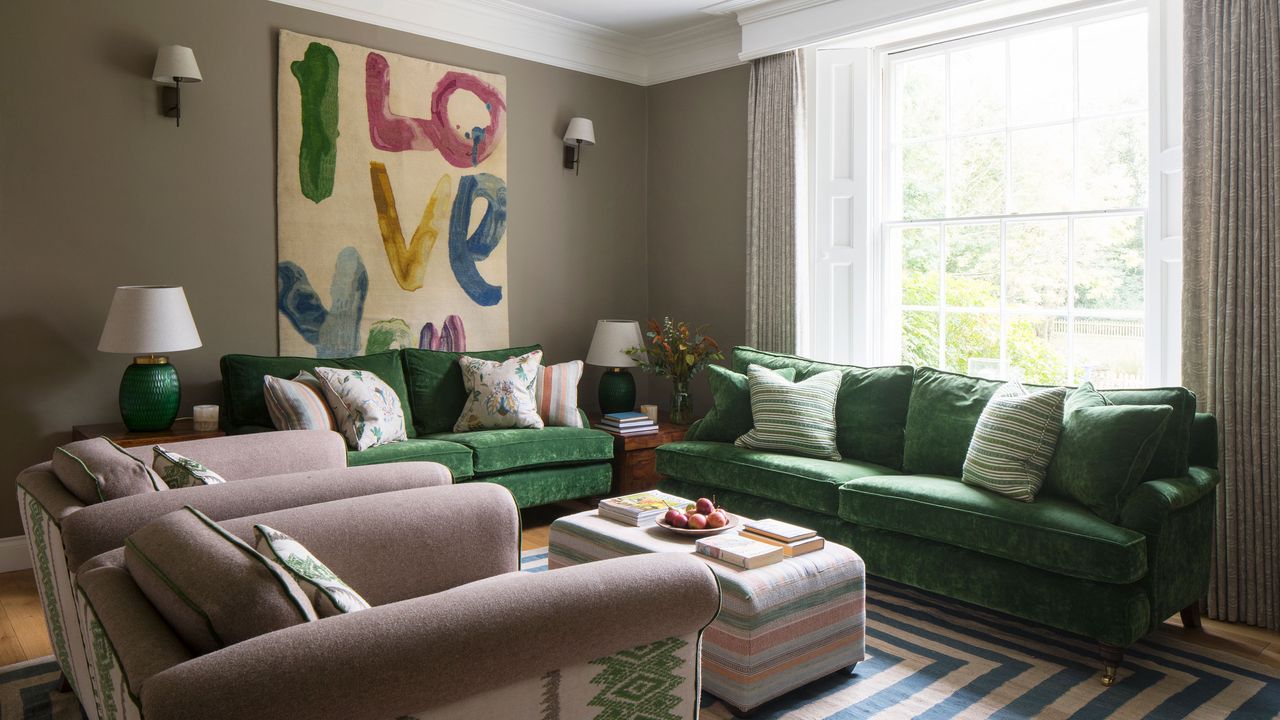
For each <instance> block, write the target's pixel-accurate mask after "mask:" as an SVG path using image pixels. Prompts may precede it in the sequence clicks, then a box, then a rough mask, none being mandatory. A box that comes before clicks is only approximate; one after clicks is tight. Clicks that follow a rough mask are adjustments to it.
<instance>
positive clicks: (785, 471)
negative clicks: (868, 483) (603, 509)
mask: <svg viewBox="0 0 1280 720" xmlns="http://www.w3.org/2000/svg"><path fill="white" fill-rule="evenodd" d="M657 456H658V465H657V467H658V472H659V473H660V474H662V475H666V476H668V477H673V478H679V479H681V480H686V481H689V482H695V483H699V484H702V485H707V486H709V487H716V488H724V489H725V490H736V491H738V492H741V493H746V494H748V495H755V496H757V497H762V498H768V499H770V500H776V501H778V502H782V503H786V504H788V505H793V506H795V507H799V508H804V509H806V510H812V511H814V512H820V513H826V514H828V515H835V514H836V510H837V509H838V508H839V504H840V503H839V498H838V497H837V496H836V489H837V488H838V487H840V485H842V484H843V483H846V482H848V481H850V480H853V479H855V478H859V477H866V476H868V475H886V474H888V475H892V474H894V473H895V472H896V471H895V470H893V469H892V468H887V467H885V466H883V465H875V464H873V463H868V462H862V461H860V460H842V461H840V462H835V461H832V460H821V459H819V458H809V457H800V456H796V455H781V454H778V453H772V452H765V451H760V450H747V449H746V448H740V447H736V446H733V445H726V444H724V443H711V442H677V443H668V444H666V445H663V446H661V447H659V448H658V450H657ZM732 509H733V508H730V510H732Z"/></svg>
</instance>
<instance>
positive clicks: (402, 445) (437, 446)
mask: <svg viewBox="0 0 1280 720" xmlns="http://www.w3.org/2000/svg"><path fill="white" fill-rule="evenodd" d="M417 461H421V462H438V463H440V464H441V465H443V466H445V467H447V468H449V472H450V473H452V474H453V479H454V480H455V481H456V480H458V479H459V478H467V477H471V476H472V475H474V474H475V470H474V469H473V468H472V464H471V448H469V447H465V446H463V445H459V444H457V443H451V442H444V441H443V440H432V439H429V438H409V439H408V440H403V441H401V442H393V443H387V444H386V445H375V446H374V447H371V448H369V449H367V450H350V451H348V452H347V465H348V466H351V467H354V466H356V465H377V464H379V463H392V462H417Z"/></svg>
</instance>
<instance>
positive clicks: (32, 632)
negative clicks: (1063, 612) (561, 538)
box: [0, 503, 1280, 668]
mask: <svg viewBox="0 0 1280 720" xmlns="http://www.w3.org/2000/svg"><path fill="white" fill-rule="evenodd" d="M588 507H590V506H588V505H586V504H584V503H560V504H558V505H549V506H544V507H538V508H532V509H529V510H525V511H522V512H521V513H520V515H521V521H522V524H523V531H522V532H521V536H520V546H521V549H523V550H532V549H533V548H540V547H546V546H547V534H548V528H549V526H550V525H551V521H552V520H555V519H556V518H558V517H560V516H562V515H568V514H570V513H575V512H580V511H582V510H585V509H587V508H588ZM1156 632H1159V633H1167V634H1170V636H1172V637H1176V638H1179V639H1181V640H1184V641H1188V642H1191V643H1194V644H1196V645H1201V646H1203V647H1209V648H1214V649H1217V650H1224V651H1226V652H1230V653H1232V654H1235V655H1239V656H1241V657H1245V658H1249V659H1252V660H1254V661H1257V662H1262V663H1265V664H1267V665H1270V666H1272V667H1275V668H1280V633H1278V632H1272V631H1270V630H1263V629H1260V628H1256V627H1250V626H1248V625H1241V624H1238V623H1225V622H1218V621H1216V620H1205V621H1204V628H1203V629H1201V630H1198V631H1194V632H1187V631H1185V630H1184V629H1183V628H1182V624H1181V622H1180V621H1179V620H1178V618H1177V616H1174V617H1172V618H1170V619H1169V620H1168V621H1167V622H1166V623H1165V624H1164V626H1163V627H1161V628H1160V629H1159V630H1157V631H1156ZM51 654H53V650H52V649H50V647H49V636H48V634H47V633H46V631H45V626H44V616H43V615H42V613H41V610H40V596H39V594H38V593H37V592H36V583H35V578H34V576H33V575H32V574H31V571H30V570H20V571H18V572H11V573H3V574H0V666H4V665H10V664H12V663H16V662H21V661H23V660H30V659H34V658H38V657H44V656H45V655H51Z"/></svg>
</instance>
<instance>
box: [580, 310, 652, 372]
mask: <svg viewBox="0 0 1280 720" xmlns="http://www.w3.org/2000/svg"><path fill="white" fill-rule="evenodd" d="M633 347H644V336H643V335H641V334H640V323H638V322H636V321H635V320H601V321H599V322H597V323H596V334H595V335H594V336H592V338H591V349H590V350H588V351H587V364H588V365H599V366H601V367H615V368H620V367H635V366H636V361H635V360H632V359H631V358H629V357H627V353H626V351H627V350H630V349H631V348H633Z"/></svg>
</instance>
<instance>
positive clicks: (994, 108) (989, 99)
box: [951, 42, 1005, 133]
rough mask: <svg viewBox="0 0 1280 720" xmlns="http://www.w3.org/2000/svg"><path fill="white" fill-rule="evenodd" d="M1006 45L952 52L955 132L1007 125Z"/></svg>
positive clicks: (986, 45) (991, 45)
mask: <svg viewBox="0 0 1280 720" xmlns="http://www.w3.org/2000/svg"><path fill="white" fill-rule="evenodd" d="M1004 52H1005V50H1004V43H1003V42H995V43H987V44H985V45H978V46H975V47H971V48H965V49H964V50H957V51H955V52H953V53H951V132H953V133H957V132H970V131H973V130H986V129H988V128H995V127H1003V126H1004Z"/></svg>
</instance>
